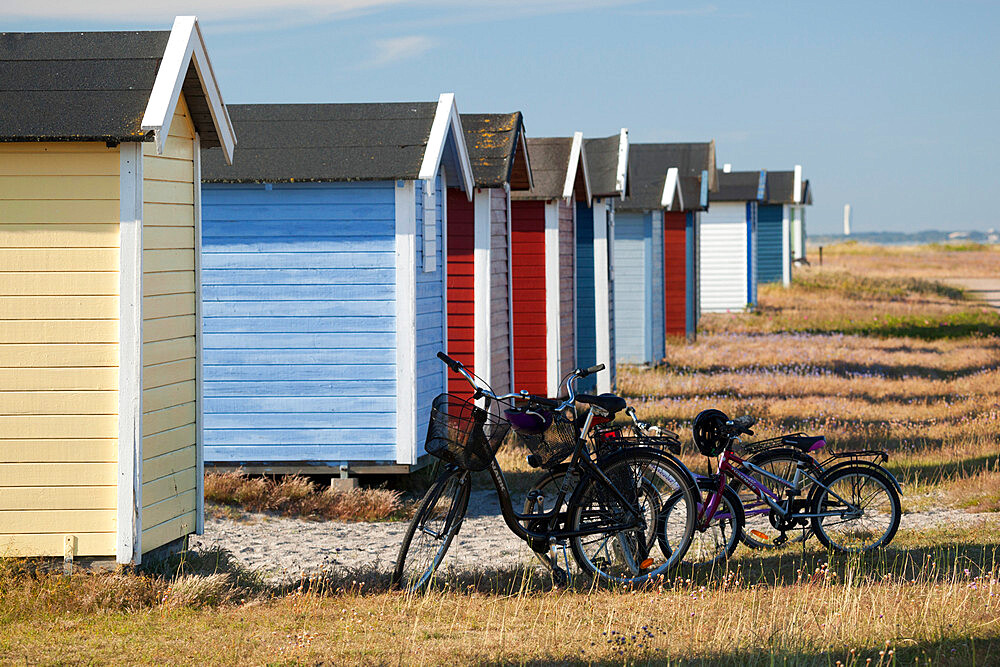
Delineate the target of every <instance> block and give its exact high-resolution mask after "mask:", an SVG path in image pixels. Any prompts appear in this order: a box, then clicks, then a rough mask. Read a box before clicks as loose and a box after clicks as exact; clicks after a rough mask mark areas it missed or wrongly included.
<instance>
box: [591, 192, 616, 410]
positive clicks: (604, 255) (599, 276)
mask: <svg viewBox="0 0 1000 667" xmlns="http://www.w3.org/2000/svg"><path fill="white" fill-rule="evenodd" d="M608 276H609V270H608V202H607V200H606V199H596V200H594V324H595V325H596V327H597V332H596V333H597V338H596V343H597V345H596V347H597V349H596V352H597V354H596V359H595V361H596V363H598V364H604V366H605V368H606V370H603V371H601V372H600V373H598V374H597V393H598V394H603V393H605V392H609V391H611V373H612V369H611V304H610V299H609V292H610V285H609V281H608Z"/></svg>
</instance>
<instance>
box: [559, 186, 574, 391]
mask: <svg viewBox="0 0 1000 667" xmlns="http://www.w3.org/2000/svg"><path fill="white" fill-rule="evenodd" d="M575 220H576V203H574V202H573V201H572V200H570V201H561V202H559V338H560V340H559V378H557V379H562V378H564V377H565V376H566V374H568V373H569V372H571V371H572V370H573V369H574V368H576V367H577V364H576V232H575V230H574V227H575V225H574V221H575ZM559 390H560V392H561V391H563V389H562V387H560V388H559Z"/></svg>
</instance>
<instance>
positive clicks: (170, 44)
mask: <svg viewBox="0 0 1000 667" xmlns="http://www.w3.org/2000/svg"><path fill="white" fill-rule="evenodd" d="M192 58H193V60H194V66H195V69H196V70H197V72H198V77H199V78H200V79H201V85H202V90H203V91H204V93H205V99H206V100H207V101H208V107H209V110H210V111H211V113H212V121H213V122H214V123H215V129H216V131H217V132H218V134H219V142H220V143H221V144H222V150H223V154H224V155H225V158H226V163H227V164H232V163H233V151H234V150H235V148H236V133H235V132H234V130H233V124H232V121H231V120H230V119H229V112H228V111H227V110H226V105H225V103H224V102H223V101H222V94H221V93H220V91H219V85H218V82H217V81H216V79H215V73H214V71H213V69H212V63H211V61H210V60H209V58H208V52H207V51H206V50H205V41H204V39H203V38H202V35H201V28H200V27H199V26H198V19H197V18H196V17H194V16H178V17H177V18H175V19H174V25H173V27H172V28H171V29H170V38H169V39H168V40H167V47H166V49H164V51H163V59H162V60H161V62H160V69H159V71H158V73H157V75H156V80H155V81H154V82H153V90H152V91H151V92H150V95H149V101H148V102H147V103H146V110H145V112H144V113H143V116H142V129H143V131H146V132H149V131H152V132H153V138H154V140H155V142H156V153H157V154H158V155H162V154H163V148H164V146H165V145H166V143H167V133H168V132H169V130H170V121H171V119H172V118H173V116H174V109H175V108H176V107H177V100H178V98H179V97H180V94H181V87H182V86H183V85H184V77H185V75H186V74H187V69H188V64H189V63H190V62H191V60H192Z"/></svg>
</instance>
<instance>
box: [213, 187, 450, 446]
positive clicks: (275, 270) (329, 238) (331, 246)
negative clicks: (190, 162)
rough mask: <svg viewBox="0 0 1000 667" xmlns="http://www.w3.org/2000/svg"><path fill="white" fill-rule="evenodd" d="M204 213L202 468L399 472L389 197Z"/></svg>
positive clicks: (244, 192)
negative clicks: (362, 467) (290, 464)
mask: <svg viewBox="0 0 1000 667" xmlns="http://www.w3.org/2000/svg"><path fill="white" fill-rule="evenodd" d="M417 204H418V207H419V205H420V197H419V196H418V197H417ZM202 208H203V214H202V244H203V245H202V271H203V282H204V286H203V288H202V289H203V296H202V301H203V313H204V318H205V325H204V326H205V343H204V355H205V359H204V363H205V444H206V447H205V457H206V461H207V462H210V463H213V462H214V463H240V462H251V461H259V462H276V461H318V462H322V461H335V462H340V461H346V460H371V461H394V460H395V458H396V416H395V415H396V413H395V405H396V366H395V364H396V334H395V279H396V272H395V266H396V260H395V247H396V240H395V233H396V231H395V230H396V228H395V224H396V222H395V220H396V218H395V215H396V213H395V190H394V183H393V182H391V181H390V182H370V183H289V184H275V185H273V186H270V185H265V184H259V185H258V184H240V185H236V184H233V185H223V184H219V185H210V184H206V185H203V186H202ZM417 220H422V218H421V217H420V211H419V208H418V212H417ZM422 226H423V225H421V224H417V229H418V231H419V229H420V228H421V227H422ZM417 249H418V251H419V250H420V243H419V241H418V242H417ZM417 270H418V272H419V271H421V270H422V266H421V265H419V264H418V265H417ZM440 273H441V271H440V270H439V271H438V275H440ZM439 338H440V336H439ZM438 364H439V365H440V362H438Z"/></svg>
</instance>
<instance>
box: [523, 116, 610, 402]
mask: <svg viewBox="0 0 1000 667" xmlns="http://www.w3.org/2000/svg"><path fill="white" fill-rule="evenodd" d="M527 143H528V155H529V156H530V157H531V174H532V187H531V189H530V190H528V191H524V192H512V193H511V271H512V281H511V284H512V287H513V290H512V294H513V298H514V303H513V315H514V378H515V379H516V380H517V387H518V389H527V390H528V391H530V392H532V393H535V394H545V395H548V396H555V395H556V394H557V393H559V391H561V388H560V386H559V380H560V378H562V377H563V376H564V375H566V374H567V373H569V372H570V371H571V370H573V369H574V368H575V367H576V312H575V311H576V277H575V276H576V260H575V255H576V237H575V232H574V228H575V225H576V202H579V201H584V202H590V200H591V195H590V182H589V178H588V175H587V160H586V155H585V149H584V146H583V133H582V132H577V133H575V134H574V135H573V136H572V137H543V138H536V137H529V138H528V142H527Z"/></svg>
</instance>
